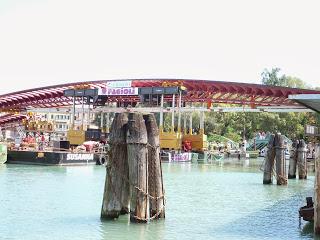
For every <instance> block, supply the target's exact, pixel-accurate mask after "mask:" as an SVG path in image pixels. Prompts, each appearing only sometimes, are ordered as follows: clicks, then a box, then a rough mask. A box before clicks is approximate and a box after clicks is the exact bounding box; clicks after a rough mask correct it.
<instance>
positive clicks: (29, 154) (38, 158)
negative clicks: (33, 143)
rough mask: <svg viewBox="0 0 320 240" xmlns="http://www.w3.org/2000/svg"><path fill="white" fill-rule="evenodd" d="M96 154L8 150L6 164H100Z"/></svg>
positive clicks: (99, 156)
mask: <svg viewBox="0 0 320 240" xmlns="http://www.w3.org/2000/svg"><path fill="white" fill-rule="evenodd" d="M102 161H103V159H102V158H101V155H100V154H98V153H90V152H89V153H86V152H84V153H73V152H69V151H32V150H8V156H7V162H6V163H9V164H10V163H14V164H34V165H86V164H101V163H102Z"/></svg>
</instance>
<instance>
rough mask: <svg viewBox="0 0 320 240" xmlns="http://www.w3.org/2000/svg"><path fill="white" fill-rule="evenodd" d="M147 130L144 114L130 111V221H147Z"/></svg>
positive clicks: (128, 141) (128, 132)
mask: <svg viewBox="0 0 320 240" xmlns="http://www.w3.org/2000/svg"><path fill="white" fill-rule="evenodd" d="M147 141H148V139H147V130H146V125H145V122H144V119H143V115H142V114H139V113H130V114H129V116H128V131H127V151H128V163H129V179H130V183H131V185H132V189H131V201H130V221H132V222H147V221H148V218H149V212H148V208H149V206H148V205H149V204H148V166H147V159H148V148H147Z"/></svg>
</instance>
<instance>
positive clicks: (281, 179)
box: [274, 133, 288, 185]
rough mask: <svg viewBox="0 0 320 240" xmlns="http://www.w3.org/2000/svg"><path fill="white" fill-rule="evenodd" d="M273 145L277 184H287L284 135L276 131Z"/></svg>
mask: <svg viewBox="0 0 320 240" xmlns="http://www.w3.org/2000/svg"><path fill="white" fill-rule="evenodd" d="M274 146H275V149H276V151H275V153H276V173H277V185H287V184H288V180H287V174H286V157H285V149H286V147H285V145H284V137H283V136H282V135H281V134H279V133H277V134H276V135H275V138H274Z"/></svg>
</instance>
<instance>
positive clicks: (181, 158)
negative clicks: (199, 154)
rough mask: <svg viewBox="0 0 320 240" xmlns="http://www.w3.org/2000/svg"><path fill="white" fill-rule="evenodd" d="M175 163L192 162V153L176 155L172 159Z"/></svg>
mask: <svg viewBox="0 0 320 240" xmlns="http://www.w3.org/2000/svg"><path fill="white" fill-rule="evenodd" d="M171 161H173V162H188V161H191V153H175V154H174V155H173V157H172V159H171Z"/></svg>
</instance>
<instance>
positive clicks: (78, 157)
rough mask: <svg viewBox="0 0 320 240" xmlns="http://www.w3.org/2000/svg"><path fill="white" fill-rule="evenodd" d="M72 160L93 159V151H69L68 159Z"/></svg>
mask: <svg viewBox="0 0 320 240" xmlns="http://www.w3.org/2000/svg"><path fill="white" fill-rule="evenodd" d="M72 160H88V161H89V160H93V154H92V153H84V154H83V153H78V154H77V153H68V154H67V161H72Z"/></svg>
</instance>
